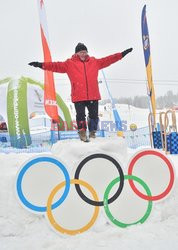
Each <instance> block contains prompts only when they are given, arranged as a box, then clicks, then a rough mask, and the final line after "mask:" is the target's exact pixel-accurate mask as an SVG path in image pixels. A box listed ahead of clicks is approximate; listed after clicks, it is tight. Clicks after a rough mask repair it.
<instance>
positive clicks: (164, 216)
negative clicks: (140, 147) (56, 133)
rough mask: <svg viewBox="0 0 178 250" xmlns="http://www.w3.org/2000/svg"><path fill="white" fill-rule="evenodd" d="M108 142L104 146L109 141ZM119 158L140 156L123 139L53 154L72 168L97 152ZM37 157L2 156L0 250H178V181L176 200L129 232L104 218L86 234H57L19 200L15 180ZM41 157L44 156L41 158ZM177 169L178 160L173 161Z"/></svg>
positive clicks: (71, 144)
mask: <svg viewBox="0 0 178 250" xmlns="http://www.w3.org/2000/svg"><path fill="white" fill-rule="evenodd" d="M104 140H105V141H104ZM101 151H102V152H103V153H108V154H109V155H113V156H116V157H117V158H119V160H120V161H121V162H122V163H123V164H124V165H126V164H127V161H128V158H129V157H130V156H131V155H132V154H133V153H135V151H133V150H129V151H128V152H127V149H126V147H125V145H124V142H123V141H122V139H121V138H115V139H114V138H110V139H107V140H106V139H104V138H97V139H96V140H95V141H94V140H93V141H91V142H90V143H82V142H80V141H78V140H66V141H61V142H58V143H57V144H55V145H54V146H53V148H52V154H53V155H56V156H58V157H59V158H60V159H61V160H63V162H66V163H67V165H68V166H69V167H70V166H75V163H76V162H78V161H79V160H80V159H81V158H82V157H83V156H84V155H85V154H91V153H96V152H101ZM32 155H34V154H20V155H19V154H9V155H6V154H0V249H1V250H31V249H33V250H41V249H49V250H59V249H61V250H69V249H70V250H73V249H77V250H83V249H85V250H98V249H102V250H109V249H112V250H116V249H124V250H125V249H137V250H143V249H144V250H147V249H149V250H150V249H153V250H154V249H155V250H158V249H162V250H164V249H165V250H166V249H177V248H178V243H177V237H178V181H177V179H176V183H175V186H174V190H173V191H172V193H171V195H170V196H169V197H168V198H167V199H165V200H164V201H162V202H159V203H154V204H153V209H152V213H151V215H150V217H149V218H148V220H147V221H146V222H145V223H144V224H142V225H140V224H139V225H135V226H132V227H128V228H126V229H122V228H118V227H115V226H112V225H110V224H108V223H107V221H106V219H105V217H104V216H102V214H101V216H100V217H99V218H98V220H97V221H96V223H95V225H94V226H93V227H92V228H91V229H90V230H89V231H87V232H85V233H83V234H80V235H76V236H64V235H61V234H57V233H55V232H54V231H53V230H51V228H50V227H49V225H48V223H47V221H46V219H45V218H44V216H43V215H34V214H31V213H30V212H28V211H26V210H25V209H24V208H22V207H21V205H20V204H19V203H18V201H17V199H16V197H15V192H14V190H15V188H14V185H15V177H16V173H17V171H18V169H19V168H20V166H21V164H22V163H23V162H24V161H26V160H27V159H29V158H30V157H31V156H32ZM38 155H39V154H38ZM171 158H172V160H173V162H174V165H175V168H176V167H177V166H176V165H177V164H178V156H173V157H172V156H171Z"/></svg>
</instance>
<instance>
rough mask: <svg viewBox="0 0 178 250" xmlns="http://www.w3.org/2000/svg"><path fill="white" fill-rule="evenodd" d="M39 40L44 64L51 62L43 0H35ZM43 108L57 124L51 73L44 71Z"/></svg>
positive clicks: (57, 116)
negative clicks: (39, 33) (38, 18)
mask: <svg viewBox="0 0 178 250" xmlns="http://www.w3.org/2000/svg"><path fill="white" fill-rule="evenodd" d="M37 3H38V10H39V17H40V30H41V40H42V46H43V54H44V62H51V61H52V59H51V53H50V49H49V36H48V28H47V18H46V12H45V7H44V1H43V0H37ZM44 106H45V111H46V113H47V114H48V115H49V116H50V117H51V118H52V119H53V120H54V121H55V122H59V115H58V108H57V103H56V91H55V84H54V77H53V72H50V71H47V70H45V71H44Z"/></svg>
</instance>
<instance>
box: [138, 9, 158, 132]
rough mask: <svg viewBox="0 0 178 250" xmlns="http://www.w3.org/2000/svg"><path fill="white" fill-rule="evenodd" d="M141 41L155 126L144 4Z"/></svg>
mask: <svg viewBox="0 0 178 250" xmlns="http://www.w3.org/2000/svg"><path fill="white" fill-rule="evenodd" d="M141 26H142V42H143V52H144V57H145V66H146V73H147V83H148V87H147V88H148V95H149V98H150V104H151V105H150V111H151V113H152V114H153V115H152V126H153V127H154V128H155V127H156V100H155V91H154V84H153V79H152V67H151V53H150V39H149V33H148V25H147V18H146V5H144V7H143V10H142V20H141Z"/></svg>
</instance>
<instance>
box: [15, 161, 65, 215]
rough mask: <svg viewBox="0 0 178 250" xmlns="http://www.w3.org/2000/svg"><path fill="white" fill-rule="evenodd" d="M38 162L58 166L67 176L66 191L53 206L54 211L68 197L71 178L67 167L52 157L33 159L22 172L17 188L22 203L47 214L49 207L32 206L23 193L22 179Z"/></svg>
mask: <svg viewBox="0 0 178 250" xmlns="http://www.w3.org/2000/svg"><path fill="white" fill-rule="evenodd" d="M38 162H51V163H54V164H55V165H57V166H58V167H59V168H60V169H61V170H62V172H63V174H64V176H65V181H66V185H65V189H64V193H63V195H62V196H61V198H60V199H59V200H58V201H57V202H55V203H54V204H53V205H52V209H54V208H56V207H58V206H59V205H60V204H61V203H62V202H63V201H64V200H65V199H66V197H67V195H68V193H69V189H70V177H69V173H68V171H67V169H66V168H65V166H64V165H63V164H62V163H61V162H59V161H58V160H56V159H54V158H51V157H39V158H36V159H33V160H31V161H29V162H28V163H27V164H26V165H25V166H24V167H23V168H22V169H21V171H20V173H19V175H18V178H17V183H16V188H17V194H18V196H19V198H20V200H21V202H22V203H23V204H24V205H25V206H26V207H28V208H29V209H31V210H34V211H37V212H46V210H47V207H40V206H35V205H33V204H31V203H30V202H29V201H28V200H27V199H26V198H25V196H24V194H23V192H22V179H23V177H24V175H25V173H26V171H27V170H28V169H29V168H30V167H31V166H32V165H33V164H36V163H38Z"/></svg>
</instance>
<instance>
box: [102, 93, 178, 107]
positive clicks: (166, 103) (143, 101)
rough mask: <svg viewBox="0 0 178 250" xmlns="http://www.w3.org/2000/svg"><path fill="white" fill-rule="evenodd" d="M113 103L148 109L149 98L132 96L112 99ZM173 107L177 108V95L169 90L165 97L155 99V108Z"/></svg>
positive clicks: (107, 100) (108, 100) (103, 102)
mask: <svg viewBox="0 0 178 250" xmlns="http://www.w3.org/2000/svg"><path fill="white" fill-rule="evenodd" d="M113 99H114V102H115V103H116V104H117V103H118V104H128V105H132V106H135V107H138V108H148V107H149V97H148V96H145V95H144V96H134V97H133V98H132V97H120V98H113ZM109 102H110V99H105V100H102V101H100V103H101V104H102V105H104V104H106V103H109ZM173 106H178V93H177V94H174V93H173V92H172V91H171V90H169V91H167V92H166V94H165V95H163V96H159V97H157V98H156V108H157V109H164V108H172V107H173Z"/></svg>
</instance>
